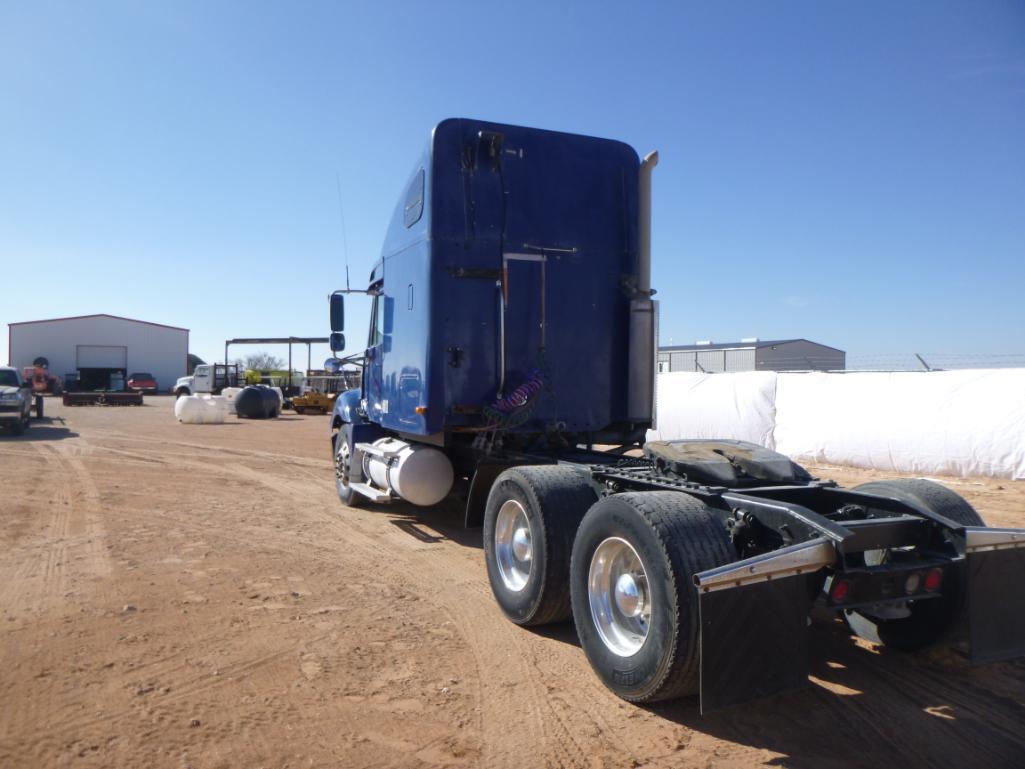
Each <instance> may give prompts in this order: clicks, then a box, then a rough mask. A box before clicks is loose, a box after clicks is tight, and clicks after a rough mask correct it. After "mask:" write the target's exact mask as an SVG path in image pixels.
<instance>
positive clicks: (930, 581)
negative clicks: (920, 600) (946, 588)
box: [925, 569, 943, 592]
mask: <svg viewBox="0 0 1025 769" xmlns="http://www.w3.org/2000/svg"><path fill="white" fill-rule="evenodd" d="M941 582H943V570H942V569H929V573H928V574H926V575H925V589H926V590H928V591H930V592H931V591H933V590H939V589H940V583H941Z"/></svg>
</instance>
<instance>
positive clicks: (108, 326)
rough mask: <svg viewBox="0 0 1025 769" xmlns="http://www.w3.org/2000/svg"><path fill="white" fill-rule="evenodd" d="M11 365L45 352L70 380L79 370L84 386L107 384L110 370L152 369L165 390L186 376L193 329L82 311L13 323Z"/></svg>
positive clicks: (28, 363) (53, 371)
mask: <svg viewBox="0 0 1025 769" xmlns="http://www.w3.org/2000/svg"><path fill="white" fill-rule="evenodd" d="M8 330H9V332H8V333H9V336H8V341H9V346H8V355H9V365H11V366H14V367H16V368H17V369H18V370H19V371H21V370H22V369H23V368H24V367H25V366H31V365H32V361H34V360H35V359H36V358H38V357H40V356H42V357H44V358H46V359H47V360H48V361H49V362H50V373H51V374H55V375H56V376H59V377H61V378H63V379H65V381H66V380H67V378H68V375H69V374H77V375H78V376H79V377H80V381H81V384H82V387H83V389H106V387H109V381H110V374H111V373H115V372H121V374H122V375H123V376H124V377H126V378H127V376H128V375H129V374H132V373H134V372H146V373H149V374H152V375H153V377H154V378H155V379H156V380H157V385H158V386H159V388H160V390H161V391H162V392H167V391H169V390H170V388H171V386H172V385H173V384H174V382H175V380H176V379H177V378H178V377H181V376H185V370H186V366H187V363H186V360H187V357H188V354H189V330H188V329H187V328H178V327H177V326H165V325H163V324H161V323H149V322H147V321H143V320H132V319H131V318H122V317H118V316H117V315H106V314H99V315H80V316H77V317H71V318H52V319H49V320H33V321H25V322H21V323H11V324H9V325H8Z"/></svg>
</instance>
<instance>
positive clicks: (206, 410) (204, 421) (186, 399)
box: [174, 395, 228, 425]
mask: <svg viewBox="0 0 1025 769" xmlns="http://www.w3.org/2000/svg"><path fill="white" fill-rule="evenodd" d="M227 412H228V409H227V405H226V401H225V400H224V398H221V397H220V396H207V397H205V398H203V397H201V396H199V395H183V396H181V397H180V398H178V400H176V401H175V402H174V416H175V419H177V420H178V421H179V422H182V423H184V424H187V425H219V424H223V423H224V417H225V414H227Z"/></svg>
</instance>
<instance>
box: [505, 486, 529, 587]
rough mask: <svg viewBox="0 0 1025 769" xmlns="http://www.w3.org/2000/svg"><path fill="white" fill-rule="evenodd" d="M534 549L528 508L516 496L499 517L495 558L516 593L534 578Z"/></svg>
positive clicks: (508, 583) (506, 584)
mask: <svg viewBox="0 0 1025 769" xmlns="http://www.w3.org/2000/svg"><path fill="white" fill-rule="evenodd" d="M533 560H534V548H533V544H532V537H531V533H530V522H529V521H528V520H527V511H526V510H524V509H523V505H521V504H520V503H519V502H517V501H516V500H515V499H508V500H506V501H505V502H504V503H503V504H502V506H501V507H500V508H499V509H498V518H497V519H496V520H495V561H496V562H497V564H498V574H499V576H500V577H501V578H502V583H503V584H504V585H505V586H506V587H507V588H508V589H509V590H511V591H513V592H514V593H518V592H520V591H521V590H523V588H524V586H525V585H526V584H527V580H528V579H529V578H530V565H531V563H533Z"/></svg>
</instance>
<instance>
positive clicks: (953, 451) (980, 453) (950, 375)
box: [648, 369, 1025, 479]
mask: <svg viewBox="0 0 1025 769" xmlns="http://www.w3.org/2000/svg"><path fill="white" fill-rule="evenodd" d="M648 438H649V440H673V439H678V438H735V439H740V440H747V441H751V442H752V443H757V444H759V445H762V446H765V447H766V448H770V449H774V450H776V451H779V452H780V453H781V454H786V455H787V456H789V457H791V458H792V459H795V460H798V461H800V460H811V461H814V462H828V463H832V464H840V465H853V466H855V467H867V468H872V469H877V470H893V471H897V472H906V473H920V474H922V475H962V476H964V475H986V476H991V477H996V478H1014V479H1025V369H988V370H982V369H975V370H965V371H922V372H917V371H902V372H848V373H836V374H827V373H807V374H800V373H786V374H776V373H773V372H744V373H737V374H693V373H686V372H673V373H666V374H659V377H658V429H657V430H650V431H649V432H648Z"/></svg>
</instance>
